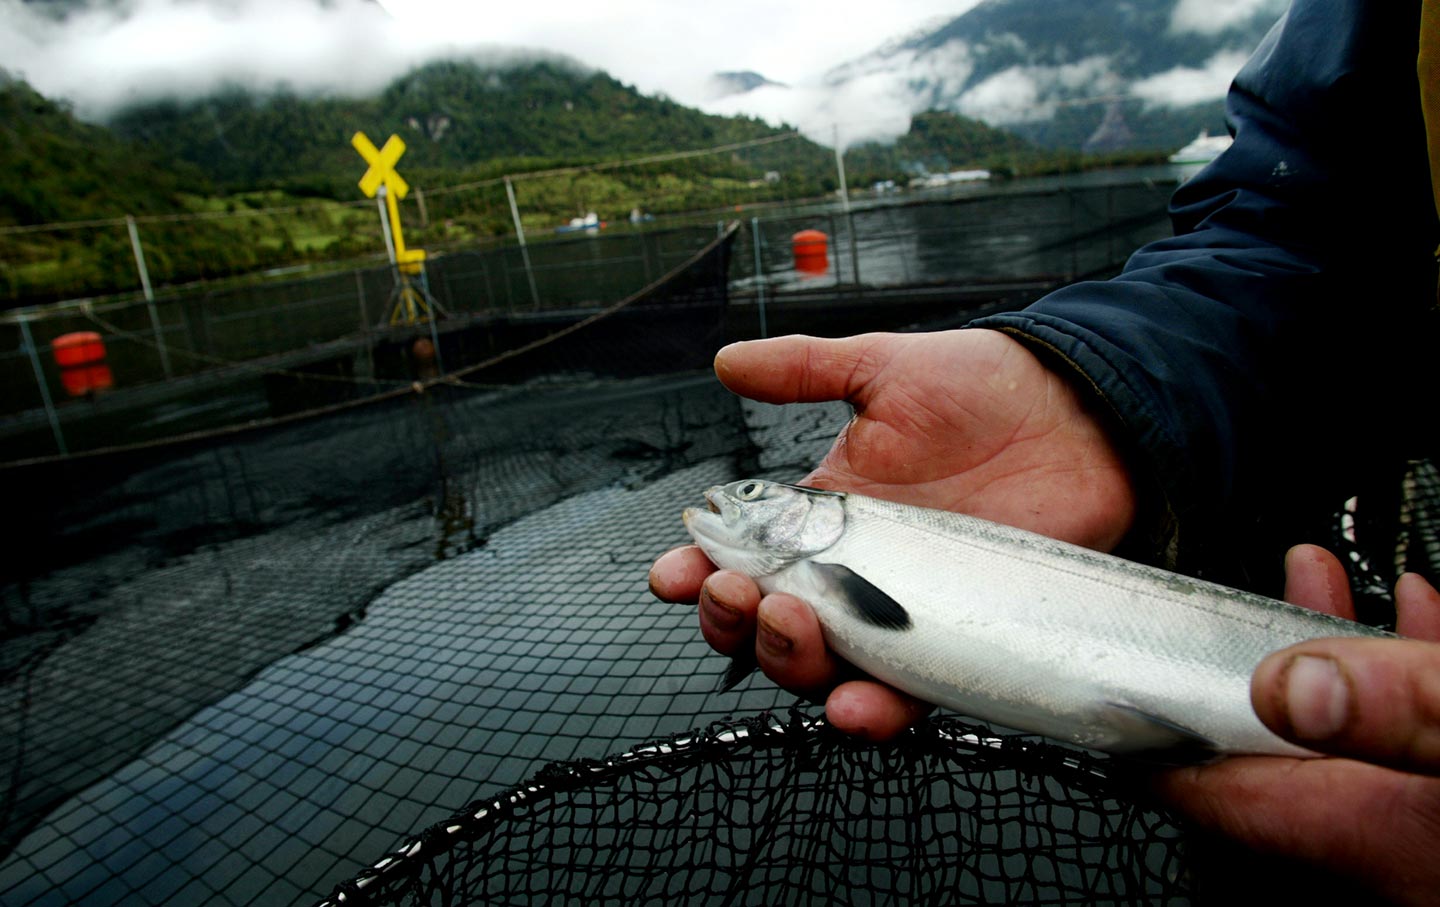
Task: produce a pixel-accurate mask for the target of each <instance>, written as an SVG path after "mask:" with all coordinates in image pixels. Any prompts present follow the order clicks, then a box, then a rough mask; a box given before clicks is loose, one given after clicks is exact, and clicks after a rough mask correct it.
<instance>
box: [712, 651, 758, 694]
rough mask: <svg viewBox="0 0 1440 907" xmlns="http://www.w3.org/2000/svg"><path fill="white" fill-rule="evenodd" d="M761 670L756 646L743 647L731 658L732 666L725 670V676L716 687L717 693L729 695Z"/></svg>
mask: <svg viewBox="0 0 1440 907" xmlns="http://www.w3.org/2000/svg"><path fill="white" fill-rule="evenodd" d="M759 668H760V663H759V662H758V661H756V660H755V647H754V646H741V647H740V651H738V652H736V653H735V654H734V655H732V656H730V665H729V667H727V668H726V669H725V674H724V676H723V677H721V678H720V683H719V685H717V686H716V687H715V692H717V693H728V692H730V691H731V690H733V689H735V688H736V687H738V686H739V685H740V684H742V683H744V682H745V678H747V677H749V676H750V675H751V674H754V673H755V672H756V671H757V670H759Z"/></svg>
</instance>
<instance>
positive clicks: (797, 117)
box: [707, 0, 1288, 141]
mask: <svg viewBox="0 0 1440 907" xmlns="http://www.w3.org/2000/svg"><path fill="white" fill-rule="evenodd" d="M1287 5H1288V0H1086V2H1069V3H1067V2H1058V0H986V2H983V3H981V4H980V5H978V6H976V7H975V8H974V9H971V10H969V11H968V12H966V13H964V14H963V15H960V16H957V17H955V18H954V19H952V20H950V21H949V22H947V23H944V24H943V25H940V26H938V27H935V28H930V29H923V30H921V31H918V32H916V33H913V34H911V35H909V36H906V37H904V38H901V39H898V40H894V41H891V42H889V43H888V44H886V45H884V46H882V47H880V48H878V49H877V50H875V51H874V52H872V53H869V54H866V55H864V56H862V57H860V58H858V59H855V60H853V61H851V62H848V63H845V64H843V65H840V66H837V67H835V68H833V69H831V70H830V71H829V72H826V73H824V74H822V75H819V76H818V77H817V78H815V79H813V80H810V81H807V82H802V83H798V84H796V85H795V86H794V87H793V88H791V89H788V90H787V89H781V88H774V87H770V86H762V87H760V88H757V89H756V90H755V91H752V92H749V93H747V94H745V95H743V96H732V97H728V98H724V99H721V100H719V101H717V102H715V103H713V104H711V105H708V106H707V109H711V110H713V111H715V112H726V113H730V112H741V111H745V112H752V113H758V114H759V115H762V116H766V117H771V118H793V121H794V122H798V123H799V124H800V125H801V127H802V128H806V129H808V130H810V131H817V132H818V131H821V130H822V129H823V127H824V125H825V124H828V123H839V124H840V126H841V133H842V141H843V140H845V139H846V138H848V139H849V140H861V139H866V138H884V137H886V136H890V135H894V134H896V133H897V132H901V131H903V130H904V128H905V125H906V124H907V123H908V119H909V116H910V115H911V114H912V113H916V112H919V111H922V110H930V109H937V110H950V111H953V112H955V113H960V114H964V115H965V116H969V117H973V118H975V119H979V120H983V121H985V122H987V123H989V124H991V125H996V126H1005V127H1009V128H1016V129H1017V131H1020V132H1021V133H1022V134H1025V133H1027V132H1030V133H1033V132H1035V131H1036V130H1035V129H1027V128H1026V127H1027V126H1034V125H1035V124H1040V123H1048V122H1050V121H1052V120H1053V119H1055V118H1056V117H1057V115H1061V114H1063V113H1065V112H1066V111H1067V108H1076V107H1084V106H1086V105H1090V106H1093V107H1094V108H1095V109H1094V110H1093V111H1092V113H1091V114H1090V115H1088V116H1087V117H1085V119H1086V120H1087V122H1090V126H1091V128H1098V124H1099V123H1100V121H1101V120H1102V119H1103V117H1104V116H1105V113H1106V108H1107V106H1113V105H1114V104H1115V103H1117V102H1130V103H1131V104H1132V106H1134V107H1137V108H1139V109H1141V110H1142V111H1145V112H1155V111H1159V112H1160V113H1161V114H1162V115H1166V114H1170V113H1173V112H1174V111H1177V110H1181V109H1184V108H1189V107H1192V106H1194V105H1198V104H1207V103H1208V104H1210V105H1212V106H1213V105H1214V104H1215V102H1217V101H1219V100H1220V99H1221V98H1223V96H1224V94H1225V91H1226V89H1227V87H1228V85H1229V83H1230V80H1231V79H1232V78H1233V77H1234V75H1235V73H1236V72H1237V71H1238V70H1239V68H1240V66H1241V65H1242V64H1243V63H1244V62H1245V60H1246V58H1247V57H1248V56H1249V54H1250V52H1251V51H1252V50H1253V49H1254V48H1255V46H1256V45H1257V44H1258V43H1259V42H1260V39H1261V38H1262V37H1263V36H1264V34H1265V32H1266V31H1268V30H1269V28H1270V26H1271V25H1273V24H1274V22H1275V21H1276V19H1278V18H1279V16H1280V15H1281V14H1282V13H1283V12H1284V10H1285V8H1286V6H1287ZM1129 115H1130V116H1134V113H1133V112H1129ZM1032 137H1037V136H1032ZM1041 140H1042V141H1043V138H1042V139H1041Z"/></svg>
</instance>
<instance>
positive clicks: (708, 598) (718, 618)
mask: <svg viewBox="0 0 1440 907" xmlns="http://www.w3.org/2000/svg"><path fill="white" fill-rule="evenodd" d="M700 606H701V607H702V608H704V609H705V612H706V613H707V614H708V615H709V617H710V622H711V623H712V624H714V625H715V628H716V629H718V630H734V629H735V628H736V627H738V626H740V621H741V615H740V612H739V611H737V610H736V609H734V608H732V607H730V606H729V605H727V604H725V603H724V602H722V601H720V600H719V599H718V598H716V597H715V596H713V595H711V594H710V590H709V589H704V588H702V589H701V590H700Z"/></svg>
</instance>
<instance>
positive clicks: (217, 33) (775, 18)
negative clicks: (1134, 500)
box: [0, 0, 978, 132]
mask: <svg viewBox="0 0 1440 907" xmlns="http://www.w3.org/2000/svg"><path fill="white" fill-rule="evenodd" d="M976 2H978V0H903V2H899V3H896V4H893V5H891V6H889V7H886V8H885V9H884V11H883V12H881V11H878V10H877V9H876V8H875V7H874V5H873V3H872V2H871V0H833V2H832V5H831V6H830V7H827V9H826V10H825V12H824V14H823V15H817V14H816V13H815V10H814V8H813V7H811V6H805V5H802V4H771V3H768V2H765V0H731V2H730V3H728V4H727V5H726V6H725V7H724V8H723V9H720V8H716V7H713V6H701V5H699V4H694V3H676V2H673V0H608V2H594V0H543V2H530V3H525V2H521V3H476V2H474V0H382V4H383V5H377V4H376V3H371V2H367V0H324V2H322V0H132V2H129V3H127V4H123V5H122V7H121V8H120V9H105V10H92V11H87V12H83V13H80V14H77V15H72V16H70V17H69V18H67V19H66V20H65V21H63V22H56V21H53V20H51V19H49V18H47V17H44V16H41V15H39V14H37V13H36V12H34V10H33V8H32V7H30V6H28V5H26V4H24V3H21V2H20V0H0V67H4V68H5V69H8V70H10V71H11V72H15V73H18V74H22V75H24V76H25V78H26V79H27V80H28V81H29V82H30V83H31V84H32V85H34V86H35V87H36V89H38V90H39V91H41V92H42V93H44V94H46V95H48V96H52V97H61V98H66V99H69V100H71V101H72V102H74V103H75V104H76V107H77V111H78V112H80V113H81V114H82V115H86V116H89V117H91V118H96V117H100V116H103V115H104V114H105V113H107V112H108V111H110V110H112V109H113V108H115V107H116V106H117V105H121V104H123V103H125V102H126V101H129V100H133V99H136V98H144V97H151V96H155V95H159V94H170V93H179V94H182V95H184V94H191V95H193V94H200V93H204V92H207V91H210V90H213V89H214V88H216V87H218V86H220V85H222V84H225V83H227V82H231V83H240V84H244V85H247V86H252V87H260V88H270V87H274V86H276V85H280V84H284V85H287V86H289V87H291V88H293V89H294V90H296V91H299V92H305V93H310V92H327V93H350V94H355V93H364V92H370V91H373V90H375V89H376V88H379V87H381V86H383V85H385V84H386V83H388V82H389V81H391V80H393V79H394V78H395V77H396V76H398V75H400V74H401V73H403V72H405V71H406V70H407V69H410V68H412V67H413V66H415V65H418V64H419V63H422V62H424V61H426V60H429V59H434V58H436V57H437V56H471V55H473V54H475V53H476V52H477V49H479V48H492V49H493V48H495V47H497V46H506V47H522V48H536V49H543V50H546V51H550V52H554V53H560V54H565V55H569V56H571V57H574V58H576V59H577V60H579V61H580V62H582V63H583V64H586V65H588V66H593V67H596V68H599V69H604V70H605V71H607V72H609V73H610V74H611V75H613V76H615V77H616V78H618V79H620V80H622V81H624V82H627V83H630V84H633V85H635V86H636V87H637V88H639V89H640V90H641V91H644V92H648V93H659V92H663V93H665V94H668V95H669V96H671V97H674V98H675V99H676V100H679V101H681V102H682V103H688V104H700V103H702V102H703V101H704V99H705V97H706V91H707V89H706V83H707V81H708V80H709V78H710V76H711V75H712V74H713V73H715V72H717V71H723V70H744V69H751V70H755V71H756V72H759V73H761V74H763V75H765V76H767V77H769V78H771V79H774V80H777V81H780V82H785V83H787V84H800V85H803V84H805V83H806V82H807V81H810V82H818V79H819V77H820V74H822V73H824V72H825V71H827V70H828V69H830V68H832V67H834V66H836V65H838V64H840V63H842V62H843V61H845V60H850V59H855V58H857V57H859V56H861V55H863V54H865V53H867V52H869V51H871V50H873V49H874V48H875V47H876V45H878V44H880V43H881V42H883V41H885V40H886V39H887V38H892V37H894V36H895V35H897V34H901V33H905V32H909V31H911V30H913V29H914V28H916V27H918V26H919V25H920V24H921V23H932V22H934V21H935V20H936V19H937V18H939V17H943V18H944V19H946V20H948V19H949V18H952V17H954V16H957V15H959V14H961V13H963V12H965V11H966V10H967V9H969V8H970V7H972V6H974V5H975V3H976ZM856 23H865V26H864V27H856ZM887 96H888V95H887V90H882V89H880V88H877V87H876V86H866V87H863V88H860V89H856V90H855V91H853V92H848V93H847V96H846V97H843V98H839V99H836V100H835V102H834V103H835V104H840V103H849V104H868V103H871V102H872V101H873V102H875V103H880V102H881V101H882V100H883V99H884V98H885V97H887ZM747 97H748V96H747ZM753 100H755V101H756V102H757V103H755V104H754V105H751V106H744V107H741V108H739V112H745V113H753V114H756V115H762V116H770V115H771V114H768V113H766V111H767V109H768V108H767V106H766V105H767V104H769V105H771V106H773V107H774V110H775V113H776V114H778V115H779V116H783V117H784V118H786V119H788V120H790V121H792V122H793V121H795V120H796V119H798V117H797V116H796V114H797V113H798V112H799V111H798V110H797V109H796V108H794V107H791V106H789V103H788V102H784V103H782V102H778V101H777V100H776V99H773V98H772V99H767V98H764V97H761V96H758V95H757V97H756V98H754V99H753ZM832 108H833V105H832ZM842 113H845V114H849V113H852V111H848V110H840V109H832V110H831V112H830V115H832V116H835V115H839V114H842ZM874 116H878V112H874V111H870V110H866V111H862V112H861V113H860V115H859V116H858V117H854V118H857V119H860V120H863V121H869V120H870V119H872V118H873V117H874ZM847 118H851V117H848V116H847ZM826 131H827V132H828V129H827V130H826Z"/></svg>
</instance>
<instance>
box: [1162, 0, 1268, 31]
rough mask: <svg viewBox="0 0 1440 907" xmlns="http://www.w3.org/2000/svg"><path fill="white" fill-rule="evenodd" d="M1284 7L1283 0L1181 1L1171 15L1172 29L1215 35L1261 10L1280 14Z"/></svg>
mask: <svg viewBox="0 0 1440 907" xmlns="http://www.w3.org/2000/svg"><path fill="white" fill-rule="evenodd" d="M1284 6H1285V4H1284V2H1283V0H1180V2H1178V3H1177V4H1175V11H1174V12H1173V13H1171V15H1170V28H1171V30H1172V31H1175V32H1178V33H1180V34H1185V33H1195V34H1202V35H1213V34H1217V33H1218V32H1222V31H1224V30H1225V29H1227V28H1232V27H1234V26H1236V25H1240V24H1241V23H1243V22H1245V21H1246V20H1248V19H1250V17H1252V16H1255V15H1257V14H1259V13H1265V14H1267V15H1271V16H1278V15H1279V14H1280V10H1281V9H1283V8H1284Z"/></svg>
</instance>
